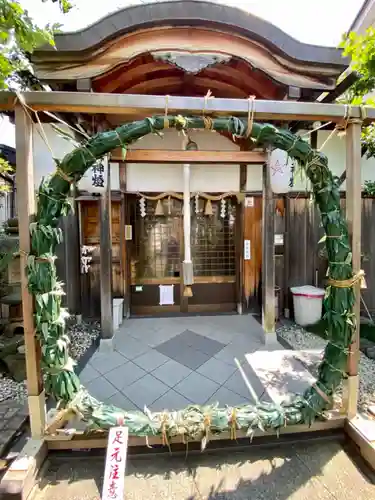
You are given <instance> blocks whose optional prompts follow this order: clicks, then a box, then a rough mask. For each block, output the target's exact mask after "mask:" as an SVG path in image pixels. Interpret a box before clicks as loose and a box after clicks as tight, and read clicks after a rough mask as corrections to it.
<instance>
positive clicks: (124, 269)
mask: <svg viewBox="0 0 375 500" xmlns="http://www.w3.org/2000/svg"><path fill="white" fill-rule="evenodd" d="M119 174H120V191H121V215H120V254H121V279H122V283H123V285H122V293H123V297H124V309H123V316H124V317H125V318H129V316H130V285H131V272H130V259H129V250H130V249H129V247H130V245H129V240H127V235H126V226H128V225H129V213H128V212H129V203H128V199H127V196H126V163H125V162H123V161H122V162H119ZM133 231H134V228H133ZM132 238H133V234H132Z"/></svg>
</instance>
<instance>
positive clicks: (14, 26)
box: [0, 0, 72, 89]
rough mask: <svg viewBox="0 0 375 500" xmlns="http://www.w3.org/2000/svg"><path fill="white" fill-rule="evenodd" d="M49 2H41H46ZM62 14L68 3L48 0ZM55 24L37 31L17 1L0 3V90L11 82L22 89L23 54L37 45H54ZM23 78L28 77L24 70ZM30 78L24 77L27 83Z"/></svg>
mask: <svg viewBox="0 0 375 500" xmlns="http://www.w3.org/2000/svg"><path fill="white" fill-rule="evenodd" d="M46 1H49V0H42V2H46ZM51 1H52V2H53V3H58V5H59V7H60V9H61V10H62V11H63V12H68V11H69V10H70V8H71V7H72V5H71V3H70V2H69V1H68V0H51ZM58 28H59V25H58V24H54V25H47V26H45V27H44V28H40V27H39V26H38V25H37V24H36V23H35V22H34V21H33V19H32V18H31V17H30V16H29V14H28V11H27V10H26V9H25V8H24V7H22V5H21V4H20V2H19V1H17V0H0V49H1V51H0V89H5V88H8V87H9V86H12V84H13V83H16V84H17V85H21V86H24V80H23V78H22V76H24V75H25V70H26V69H27V70H28V69H29V63H28V59H27V57H26V56H27V54H30V53H31V52H33V50H34V49H35V48H36V47H38V46H39V45H43V44H51V45H54V41H53V34H54V32H55V31H56V30H57V29H58ZM26 75H31V77H32V73H30V71H26ZM29 80H30V78H27V81H28V82H29Z"/></svg>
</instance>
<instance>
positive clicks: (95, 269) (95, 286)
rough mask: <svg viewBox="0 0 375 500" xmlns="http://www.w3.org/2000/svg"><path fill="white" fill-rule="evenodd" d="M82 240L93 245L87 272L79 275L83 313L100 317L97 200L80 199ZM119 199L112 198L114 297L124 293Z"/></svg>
mask: <svg viewBox="0 0 375 500" xmlns="http://www.w3.org/2000/svg"><path fill="white" fill-rule="evenodd" d="M79 203H80V218H81V239H82V244H83V245H88V246H94V247H95V250H94V252H93V254H92V256H93V260H92V262H91V263H90V264H91V265H90V269H89V272H88V273H87V274H84V275H82V278H81V294H82V314H83V316H86V317H99V316H100V217H99V200H98V201H96V200H95V201H80V202H79ZM121 220H122V218H121V202H120V201H119V200H118V201H117V200H116V201H112V290H113V296H114V297H116V296H118V297H121V296H123V290H124V280H123V278H122V276H123V274H122V267H123V266H122V259H121V252H122V244H121V238H120V234H122V231H121V230H120V229H121V228H120V226H121Z"/></svg>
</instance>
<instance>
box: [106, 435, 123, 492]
mask: <svg viewBox="0 0 375 500" xmlns="http://www.w3.org/2000/svg"><path fill="white" fill-rule="evenodd" d="M127 451H128V428H127V427H113V428H112V429H111V430H110V431H109V436H108V445H107V456H106V460H105V470H104V482H103V493H102V500H123V498H124V482H125V466H126V455H127Z"/></svg>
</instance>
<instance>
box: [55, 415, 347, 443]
mask: <svg viewBox="0 0 375 500" xmlns="http://www.w3.org/2000/svg"><path fill="white" fill-rule="evenodd" d="M327 415H328V416H329V418H327V420H324V421H315V422H313V423H312V424H311V425H308V424H299V425H290V426H289V425H288V426H283V427H281V428H280V429H277V430H276V429H275V430H267V431H265V432H264V431H261V430H259V429H255V431H254V439H256V438H257V437H260V438H261V439H264V438H265V437H276V436H277V437H279V435H293V434H302V433H306V434H307V435H310V434H311V433H314V432H321V431H328V430H332V429H342V428H343V427H344V424H345V418H344V417H343V416H342V415H339V414H338V413H337V412H336V411H333V412H331V413H330V412H327ZM246 437H247V436H246V432H245V431H242V430H239V431H237V438H238V439H242V438H246ZM231 439H232V438H231V434H230V432H229V431H226V432H222V433H220V434H216V435H215V434H212V435H210V440H211V441H229V440H231ZM46 441H47V445H48V449H49V450H77V449H95V448H96V449H100V448H106V447H107V442H108V436H107V433H106V432H100V431H99V432H97V433H95V435H91V436H90V435H89V434H86V435H85V434H84V433H83V432H76V433H75V434H74V435H73V436H72V435H68V434H66V433H65V434H64V431H62V433H61V434H57V435H55V436H46ZM147 442H148V444H149V445H150V446H158V445H161V439H160V437H159V436H150V437H149V438H148V440H147ZM190 442H192V441H190ZM196 442H197V443H198V442H199V441H198V440H197V441H196ZM169 443H170V444H177V445H178V444H181V436H174V437H171V438H170V439H169ZM144 446H145V438H144V437H137V436H129V447H134V448H136V447H144Z"/></svg>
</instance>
